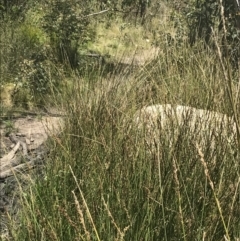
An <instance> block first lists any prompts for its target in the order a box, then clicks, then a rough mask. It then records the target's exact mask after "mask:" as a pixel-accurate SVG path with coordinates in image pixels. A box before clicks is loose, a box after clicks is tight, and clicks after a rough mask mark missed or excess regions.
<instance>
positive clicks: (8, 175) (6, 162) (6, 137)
mask: <svg viewBox="0 0 240 241" xmlns="http://www.w3.org/2000/svg"><path fill="white" fill-rule="evenodd" d="M63 122H64V121H63V117H60V116H58V117H56V116H43V117H41V118H38V117H36V116H28V117H24V118H23V117H20V118H17V119H14V120H11V123H10V122H9V121H2V123H1V125H0V141H1V145H0V155H1V158H0V237H1V238H4V237H6V236H7V233H8V229H7V223H8V214H10V215H14V214H15V213H16V212H17V210H18V208H19V203H18V202H19V198H18V196H19V195H18V192H19V183H21V186H24V185H25V186H26V185H28V184H29V182H30V180H31V174H30V173H31V171H32V170H35V174H36V170H37V172H38V173H40V172H41V168H42V167H43V166H44V163H45V161H46V158H47V155H48V151H49V150H48V148H47V146H46V145H45V142H46V141H47V139H48V137H50V136H54V135H58V134H59V133H60V132H61V131H62V128H63Z"/></svg>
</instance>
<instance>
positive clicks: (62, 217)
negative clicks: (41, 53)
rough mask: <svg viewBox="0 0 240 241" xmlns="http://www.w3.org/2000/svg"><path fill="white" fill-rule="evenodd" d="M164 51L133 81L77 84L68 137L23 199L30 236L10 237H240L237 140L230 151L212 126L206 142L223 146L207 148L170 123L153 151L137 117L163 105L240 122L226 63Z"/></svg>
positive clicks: (58, 141)
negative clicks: (205, 111)
mask: <svg viewBox="0 0 240 241" xmlns="http://www.w3.org/2000/svg"><path fill="white" fill-rule="evenodd" d="M162 51H165V52H163V53H162V54H164V55H165V58H162V57H161V56H162V55H161V54H160V55H159V57H158V58H157V59H156V60H154V61H152V62H151V63H149V64H147V65H145V66H144V67H141V68H140V69H138V71H136V73H132V74H130V75H129V74H126V75H124V76H123V75H117V74H116V75H115V76H114V77H113V76H111V78H103V77H102V78H101V77H100V78H99V79H98V81H97V82H94V84H93V83H92V82H91V79H88V78H85V79H84V78H80V77H79V78H78V77H77V76H75V78H74V79H73V80H72V81H73V82H72V85H70V86H69V88H68V91H69V92H68V93H66V95H65V97H64V101H63V105H64V106H65V109H66V110H67V116H68V117H67V118H66V120H65V130H64V132H63V133H62V134H61V135H60V136H56V137H55V138H53V139H52V140H51V147H52V149H51V152H50V155H49V158H48V160H47V167H46V172H45V176H44V178H42V179H40V180H38V181H37V183H36V185H35V186H32V187H31V192H30V194H29V195H27V196H25V197H24V199H23V203H24V207H25V208H24V209H23V211H22V217H23V218H22V220H21V223H22V226H21V229H19V228H17V229H15V230H14V229H11V236H12V237H13V240H237V239H238V238H239V237H240V236H239V235H240V233H239V230H240V226H239V223H240V219H239V212H240V210H239V207H240V206H239V191H240V187H239V184H240V174H239V158H240V153H239V148H238V144H237V141H238V140H237V137H236V135H235V136H234V137H236V139H235V144H232V145H228V144H227V143H226V141H225V140H224V139H223V138H221V135H219V136H218V137H217V138H216V137H215V136H214V132H212V128H214V126H213V125H209V130H208V126H207V125H206V126H204V128H205V129H204V131H205V133H206V135H202V136H201V141H203V142H204V143H207V145H209V146H211V144H212V142H213V141H214V142H216V145H214V149H211V148H202V146H201V142H199V143H198V142H197V140H199V138H198V133H197V132H196V133H192V132H191V133H190V130H191V128H188V127H189V126H188V125H184V126H185V127H184V126H183V127H184V128H183V127H182V128H180V127H179V126H177V125H176V123H174V121H173V122H171V121H169V122H168V129H167V130H165V129H164V128H163V129H162V130H161V131H162V133H163V135H161V136H160V137H159V139H156V142H155V143H154V144H155V148H154V149H152V148H151V146H150V145H149V142H148V140H149V135H148V132H147V130H144V128H143V129H141V130H139V128H137V126H136V124H135V122H134V118H133V117H134V113H136V111H137V110H139V109H140V108H141V107H143V106H147V105H150V104H154V103H163V104H164V103H172V104H175V103H179V104H184V105H190V106H194V107H198V108H204V109H209V110H215V111H218V112H222V113H224V114H228V115H229V116H231V115H232V113H233V112H232V111H231V108H230V107H231V103H229V102H228V98H226V96H227V94H226V91H227V90H226V88H225V82H224V74H223V73H222V72H221V71H220V70H219V69H218V67H217V66H218V65H220V63H219V61H218V59H217V57H213V55H212V53H211V52H209V50H208V49H204V48H201V47H200V45H199V46H198V49H192V50H189V49H187V48H184V49H178V48H177V46H173V48H171V49H170V50H169V49H167V48H166V49H163V50H162ZM190 57H191V58H190ZM213 63H214V64H213ZM230 71H231V69H230ZM233 83H234V82H233ZM235 88H237V85H234V84H233V88H232V90H233V92H232V94H233V97H235V96H236V95H235V93H236V92H235ZM235 101H236V102H235V103H236V108H239V101H237V100H235ZM238 113H239V112H238ZM191 119H192V117H191V114H190V115H189V120H190V121H191ZM195 124H196V125H200V127H201V122H196V123H195ZM236 125H238V124H237V123H236ZM135 127H136V128H135ZM196 128H197V127H196ZM221 128H225V126H222V127H221ZM169 130H170V131H169ZM228 131H230V132H231V130H228ZM174 133H178V135H177V138H175V139H174V143H172V142H171V135H174ZM209 133H211V134H209Z"/></svg>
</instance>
